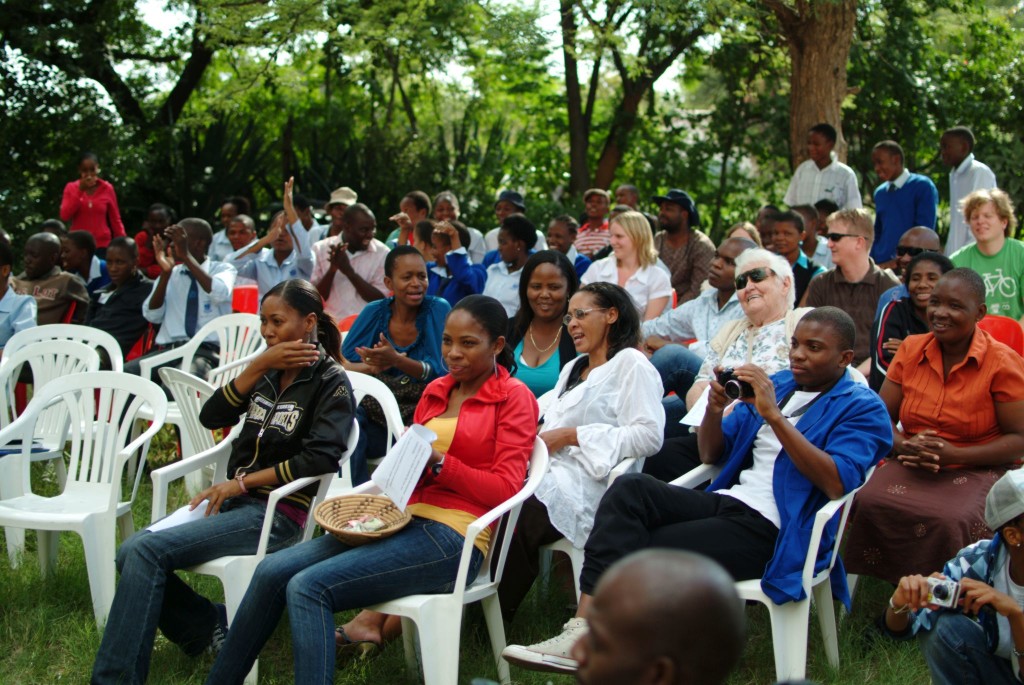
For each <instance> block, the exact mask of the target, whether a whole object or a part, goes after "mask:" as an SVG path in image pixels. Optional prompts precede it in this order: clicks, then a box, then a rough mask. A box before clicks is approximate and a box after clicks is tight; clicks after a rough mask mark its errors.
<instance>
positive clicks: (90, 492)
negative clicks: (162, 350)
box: [0, 371, 167, 628]
mask: <svg viewBox="0 0 1024 685" xmlns="http://www.w3.org/2000/svg"><path fill="white" fill-rule="evenodd" d="M58 402H59V403H63V404H64V405H65V407H66V412H67V414H66V420H65V423H66V425H67V431H68V433H69V442H70V449H69V453H70V456H71V462H70V466H69V470H68V471H69V480H68V482H67V485H66V486H65V488H64V490H63V492H62V493H61V494H59V495H57V496H56V497H40V496H39V495H35V494H33V493H32V491H31V486H30V482H29V477H30V469H29V468H28V467H29V458H30V456H31V455H30V452H29V449H30V447H29V446H30V444H31V441H32V436H33V435H34V433H35V428H36V424H37V422H38V421H39V419H40V417H41V415H42V414H43V409H44V408H47V407H49V406H50V405H51V404H54V403H58ZM143 406H146V407H147V409H149V413H150V414H151V415H152V416H153V417H154V418H153V421H152V423H151V424H150V425H149V426H148V427H147V428H146V430H144V431H143V432H142V433H141V434H140V435H138V436H137V437H134V438H133V427H134V425H135V421H136V419H137V418H138V414H139V412H140V410H141V409H142V407H143ZM166 412H167V399H166V397H164V393H163V390H161V389H160V388H159V387H158V386H157V385H156V384H154V383H151V382H149V381H146V380H143V379H141V378H138V377H136V376H131V375H128V374H125V373H118V372H114V371H96V372H92V373H80V374H76V375H74V376H69V377H67V378H65V379H63V380H62V381H61V382H59V383H50V384H48V385H47V386H46V387H44V388H42V389H41V390H40V391H39V392H38V393H36V396H35V397H33V398H32V401H31V402H30V403H29V405H28V407H26V409H25V412H24V413H23V414H22V415H21V416H19V417H18V418H17V420H15V421H14V423H12V424H11V425H9V426H7V427H6V428H4V429H2V430H0V444H6V445H10V444H13V443H17V442H18V441H21V444H22V445H23V448H22V451H21V453H20V454H17V455H13V454H12V455H9V456H7V457H4V458H3V459H0V481H9V482H18V483H21V490H22V492H23V493H24V494H22V495H20V496H18V497H14V498H11V499H3V500H0V525H3V526H8V527H17V528H23V529H29V530H36V531H38V546H39V562H40V566H41V567H42V569H43V571H44V572H45V571H47V570H49V569H51V568H53V566H54V564H55V563H56V560H57V535H56V533H57V532H59V531H62V530H67V531H74V532H75V533H77V534H78V535H79V536H81V538H82V544H83V546H84V548H85V562H86V568H87V569H88V573H89V589H90V590H91V592H92V603H93V612H94V613H95V615H96V623H97V625H99V626H100V628H102V627H103V624H104V623H105V622H106V620H107V614H108V613H109V612H110V605H111V602H113V600H114V576H115V569H114V538H115V518H116V517H117V515H118V507H119V505H118V497H119V495H120V491H121V477H122V474H123V472H124V467H125V464H126V463H127V462H128V460H129V459H131V458H133V457H136V456H138V458H139V460H140V463H141V462H144V461H145V458H146V454H147V453H148V451H149V444H150V441H151V440H152V438H153V436H154V435H155V434H156V433H157V431H159V430H160V428H161V427H163V419H164V415H165V414H166ZM140 471H141V470H140ZM136 485H137V483H136ZM133 492H134V491H133Z"/></svg>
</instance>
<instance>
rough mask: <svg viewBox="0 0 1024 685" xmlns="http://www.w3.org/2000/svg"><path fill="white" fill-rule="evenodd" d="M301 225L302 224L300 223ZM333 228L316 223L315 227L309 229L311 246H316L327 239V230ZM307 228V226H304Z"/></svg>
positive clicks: (314, 223)
mask: <svg viewBox="0 0 1024 685" xmlns="http://www.w3.org/2000/svg"><path fill="white" fill-rule="evenodd" d="M299 223H300V224H301V223H302V222H299ZM330 227H331V225H330V224H318V223H316V222H315V221H314V222H313V225H312V226H310V227H309V244H310V245H315V244H316V243H318V242H320V241H321V240H323V239H324V238H326V237H327V230H328V229H329V228H330ZM303 228H305V226H303Z"/></svg>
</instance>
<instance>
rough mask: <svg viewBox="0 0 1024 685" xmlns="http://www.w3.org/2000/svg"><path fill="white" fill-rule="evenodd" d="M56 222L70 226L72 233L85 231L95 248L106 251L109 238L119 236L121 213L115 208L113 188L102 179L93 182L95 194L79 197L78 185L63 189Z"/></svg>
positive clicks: (120, 234)
mask: <svg viewBox="0 0 1024 685" xmlns="http://www.w3.org/2000/svg"><path fill="white" fill-rule="evenodd" d="M60 218H61V219H63V220H64V221H70V222H71V230H72V231H89V233H92V237H93V238H95V239H96V247H106V246H107V245H109V244H110V239H111V238H116V237H119V236H123V235H124V234H125V233H124V224H123V223H121V210H120V209H118V207H117V193H115V192H114V186H112V185H111V184H110V183H109V182H107V181H104V180H103V179H102V178H100V179H97V181H96V192H94V193H93V194H92V195H89V194H88V193H83V192H82V191H81V190H80V189H79V187H78V181H71V182H70V183H68V184H67V185H66V186H64V198H63V199H62V200H61V203H60Z"/></svg>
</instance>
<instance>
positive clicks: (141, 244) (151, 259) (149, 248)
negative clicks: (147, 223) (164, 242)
mask: <svg viewBox="0 0 1024 685" xmlns="http://www.w3.org/2000/svg"><path fill="white" fill-rule="evenodd" d="M135 245H136V246H138V248H139V269H141V270H142V272H143V273H144V274H146V275H147V276H149V277H150V278H153V279H157V278H160V272H161V271H162V269H161V268H160V265H159V264H157V263H156V252H155V251H154V250H153V239H152V238H151V237H150V235H149V233H148V232H147V231H139V232H138V233H136V234H135Z"/></svg>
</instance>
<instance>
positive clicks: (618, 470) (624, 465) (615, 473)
mask: <svg viewBox="0 0 1024 685" xmlns="http://www.w3.org/2000/svg"><path fill="white" fill-rule="evenodd" d="M636 462H637V459H636V457H626V458H625V459H623V460H622V461H620V462H619V463H618V464H616V465H615V468H613V469H612V470H611V472H610V473H609V474H608V486H609V487H611V484H612V483H614V482H615V479H616V478H618V477H619V476H622V475H625V474H627V473H629V472H630V471H632V470H633V467H634V466H635V465H636Z"/></svg>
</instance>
